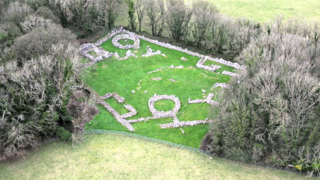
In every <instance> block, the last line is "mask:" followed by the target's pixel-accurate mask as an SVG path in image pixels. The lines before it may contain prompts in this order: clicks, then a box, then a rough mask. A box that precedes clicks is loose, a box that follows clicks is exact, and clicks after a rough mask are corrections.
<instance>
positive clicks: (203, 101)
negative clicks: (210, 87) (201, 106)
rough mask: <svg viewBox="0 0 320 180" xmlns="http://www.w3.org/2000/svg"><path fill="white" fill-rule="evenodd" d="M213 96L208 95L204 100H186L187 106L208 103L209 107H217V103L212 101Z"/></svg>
mask: <svg viewBox="0 0 320 180" xmlns="http://www.w3.org/2000/svg"><path fill="white" fill-rule="evenodd" d="M213 96H214V94H212V93H209V95H208V96H207V98H206V99H195V100H191V99H190V98H189V99H188V102H189V104H196V103H208V104H210V105H213V106H219V103H218V102H216V101H214V100H212V98H213Z"/></svg>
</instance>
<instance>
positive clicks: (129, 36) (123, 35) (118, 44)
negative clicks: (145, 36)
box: [112, 34, 140, 49]
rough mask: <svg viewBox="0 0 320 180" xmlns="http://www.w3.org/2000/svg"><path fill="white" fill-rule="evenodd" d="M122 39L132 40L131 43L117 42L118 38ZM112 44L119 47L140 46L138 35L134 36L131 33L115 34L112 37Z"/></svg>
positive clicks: (133, 47)
mask: <svg viewBox="0 0 320 180" xmlns="http://www.w3.org/2000/svg"><path fill="white" fill-rule="evenodd" d="M122 39H131V40H133V41H134V44H133V45H130V44H127V45H125V46H124V45H122V44H120V43H119V41H120V40H122ZM112 44H113V45H114V46H115V47H117V48H120V49H139V48H140V40H139V38H138V37H136V36H135V35H133V34H121V35H117V36H116V37H114V38H113V39H112Z"/></svg>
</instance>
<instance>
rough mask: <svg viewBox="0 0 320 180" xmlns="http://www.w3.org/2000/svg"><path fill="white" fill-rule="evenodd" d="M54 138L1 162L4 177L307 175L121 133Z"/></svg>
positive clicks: (235, 177)
mask: <svg viewBox="0 0 320 180" xmlns="http://www.w3.org/2000/svg"><path fill="white" fill-rule="evenodd" d="M85 138H86V142H85V143H83V144H81V145H80V146H78V147H75V148H73V147H72V146H71V144H70V143H65V142H61V141H59V142H52V143H49V144H46V145H44V146H43V147H41V148H39V149H37V150H34V151H33V152H31V154H30V156H28V157H26V158H25V159H21V160H19V161H16V162H6V163H1V164H0V174H1V176H0V179H5V180H10V179H248V180H250V179H271V180H277V179H281V180H282V179H303V178H304V176H302V175H299V174H295V173H290V172H284V171H277V170H273V169H267V168H260V167H255V166H251V165H246V164H242V163H235V162H233V161H229V160H225V159H220V158H213V159H211V160H210V159H209V158H208V157H207V156H206V155H202V154H200V153H196V152H190V151H188V150H184V149H178V148H175V147H169V146H166V145H162V144H157V143H154V142H148V141H144V140H140V139H135V138H130V137H126V136H120V135H86V136H85Z"/></svg>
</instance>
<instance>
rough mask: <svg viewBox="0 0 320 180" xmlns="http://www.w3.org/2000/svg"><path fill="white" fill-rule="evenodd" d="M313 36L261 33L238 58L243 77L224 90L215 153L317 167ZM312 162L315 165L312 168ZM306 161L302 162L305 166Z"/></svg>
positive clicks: (318, 102)
mask: <svg viewBox="0 0 320 180" xmlns="http://www.w3.org/2000/svg"><path fill="white" fill-rule="evenodd" d="M311 46H312V43H311V40H310V39H307V38H302V37H300V36H298V35H292V34H271V35H266V34H265V35H262V36H260V37H259V38H257V39H255V40H254V41H252V42H251V43H250V44H249V45H248V48H246V49H245V50H243V52H242V53H241V54H240V56H239V57H238V58H237V60H238V61H239V62H242V63H244V64H246V66H247V69H246V71H244V72H241V77H239V78H234V79H233V80H232V81H231V82H230V84H229V85H230V86H231V87H230V89H226V90H224V92H223V97H224V101H223V102H221V107H220V112H219V116H218V117H217V121H216V123H214V124H213V125H212V127H211V133H212V134H213V139H214V143H212V144H211V146H210V148H211V151H212V153H214V154H216V155H219V156H225V157H234V156H235V155H241V156H244V157H249V160H252V161H259V162H265V163H268V164H270V163H274V164H275V165H278V166H287V165H292V164H294V163H297V162H304V163H298V166H297V165H296V167H299V168H300V167H301V170H310V171H315V170H316V169H315V168H317V167H318V166H317V164H318V162H319V159H318V157H319V155H320V154H319V152H320V141H319V139H320V134H319V133H318V132H319V131H320V121H319V115H320V111H319V110H320V108H319V107H320V98H319V97H320V83H319V82H320V81H319V77H320V76H319V72H318V71H316V70H315V69H318V68H319V61H320V58H319V53H318V50H317V52H314V51H312V48H311ZM311 164H313V167H314V168H312V166H311ZM300 165H301V166H300Z"/></svg>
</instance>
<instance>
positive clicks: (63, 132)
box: [56, 126, 71, 141]
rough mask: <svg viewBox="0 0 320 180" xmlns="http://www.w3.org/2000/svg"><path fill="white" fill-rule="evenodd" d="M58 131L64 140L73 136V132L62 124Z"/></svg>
mask: <svg viewBox="0 0 320 180" xmlns="http://www.w3.org/2000/svg"><path fill="white" fill-rule="evenodd" d="M56 133H57V135H58V137H60V138H61V139H62V140H65V141H67V140H70V138H71V133H70V132H69V131H67V130H66V129H65V128H63V127H61V126H59V127H58V128H57V130H56Z"/></svg>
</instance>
